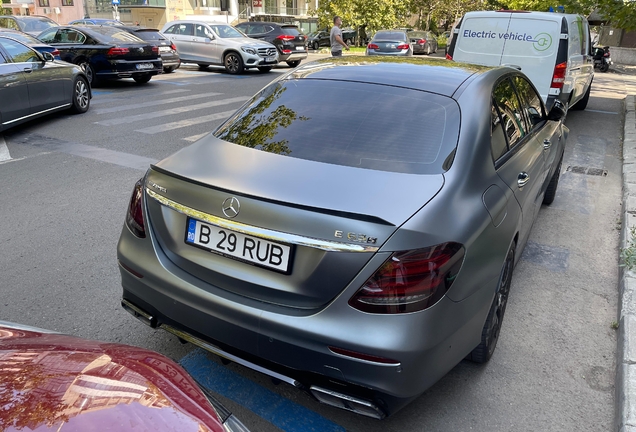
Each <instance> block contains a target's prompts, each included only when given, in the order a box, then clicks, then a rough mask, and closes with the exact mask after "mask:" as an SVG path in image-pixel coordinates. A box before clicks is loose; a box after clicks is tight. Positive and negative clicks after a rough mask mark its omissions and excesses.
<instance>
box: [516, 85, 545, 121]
mask: <svg viewBox="0 0 636 432" xmlns="http://www.w3.org/2000/svg"><path fill="white" fill-rule="evenodd" d="M513 81H514V83H515V87H517V93H518V94H519V97H520V98H521V104H522V106H523V110H524V111H525V113H526V116H527V118H528V120H529V122H530V127H531V128H534V127H539V126H541V125H542V124H543V122H544V120H545V111H544V109H543V103H542V102H541V96H539V95H538V94H537V92H536V91H535V90H534V88H533V87H532V85H531V84H530V83H529V82H528V80H526V79H525V78H522V77H520V76H516V77H514V78H513Z"/></svg>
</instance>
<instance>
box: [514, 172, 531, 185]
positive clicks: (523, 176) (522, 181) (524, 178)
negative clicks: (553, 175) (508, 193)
mask: <svg viewBox="0 0 636 432" xmlns="http://www.w3.org/2000/svg"><path fill="white" fill-rule="evenodd" d="M529 181H530V176H529V175H528V173H527V172H525V171H523V172H520V173H519V176H518V177H517V185H518V186H519V188H522V187H524V186H525V185H526V183H528V182H529Z"/></svg>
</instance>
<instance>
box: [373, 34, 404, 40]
mask: <svg viewBox="0 0 636 432" xmlns="http://www.w3.org/2000/svg"><path fill="white" fill-rule="evenodd" d="M373 40H376V41H385V40H386V41H404V40H406V33H402V32H377V33H376V34H375V36H373Z"/></svg>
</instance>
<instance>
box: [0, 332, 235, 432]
mask: <svg viewBox="0 0 636 432" xmlns="http://www.w3.org/2000/svg"><path fill="white" fill-rule="evenodd" d="M29 430H34V431H35V430H37V431H48V430H51V431H62V432H68V431H82V432H89V431H158V432H160V431H175V432H188V431H192V432H203V431H219V432H222V431H224V428H223V426H222V424H221V422H220V420H219V417H218V415H217V414H216V412H215V410H214V408H213V407H212V405H210V403H209V402H208V400H207V399H206V397H205V395H204V394H203V393H202V392H201V390H200V389H199V387H198V386H197V384H196V383H195V382H194V381H193V380H192V378H190V376H189V375H188V374H187V372H185V371H184V370H183V369H182V368H181V367H180V366H179V365H177V364H176V363H175V362H173V361H172V360H170V359H168V358H166V357H164V356H162V355H160V354H158V353H155V352H152V351H148V350H145V349H141V348H136V347H132V346H127V345H119V344H111V343H102V342H96V341H89V340H85V339H79V338H75V337H72V336H66V335H61V334H56V333H46V331H44V330H39V331H35V330H32V329H30V328H26V327H22V326H16V327H15V328H14V327H12V326H11V325H10V324H8V325H7V324H6V323H1V324H0V431H29Z"/></svg>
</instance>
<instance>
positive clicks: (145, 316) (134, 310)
mask: <svg viewBox="0 0 636 432" xmlns="http://www.w3.org/2000/svg"><path fill="white" fill-rule="evenodd" d="M121 307H123V308H124V310H126V311H128V312H129V313H130V314H131V315H132V316H134V317H135V318H137V319H138V320H139V321H141V322H142V323H144V324H146V325H147V326H148V327H152V328H157V318H155V317H153V316H152V315H150V314H149V313H148V312H146V311H144V310H143V309H141V308H140V307H138V306H135V305H134V304H132V303H131V302H129V301H128V300H126V299H121Z"/></svg>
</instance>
